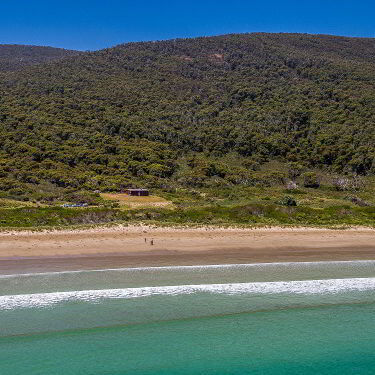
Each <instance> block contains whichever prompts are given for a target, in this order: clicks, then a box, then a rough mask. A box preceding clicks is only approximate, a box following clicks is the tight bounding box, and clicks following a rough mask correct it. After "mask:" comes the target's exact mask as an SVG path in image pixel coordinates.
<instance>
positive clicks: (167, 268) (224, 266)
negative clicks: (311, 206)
mask: <svg viewBox="0 0 375 375" xmlns="http://www.w3.org/2000/svg"><path fill="white" fill-rule="evenodd" d="M335 264H337V265H345V264H357V265H366V264H372V265H374V266H375V260H343V261H320V262H319V261H318V262H272V263H243V264H208V265H192V266H165V267H126V268H105V269H97V270H86V269H82V270H74V271H58V272H35V273H17V274H10V275H0V279H10V278H19V277H33V276H53V275H64V274H77V273H95V272H121V271H129V272H136V271H178V270H205V269H231V268H247V267H249V268H257V267H272V266H279V267H303V266H314V265H317V266H319V265H335Z"/></svg>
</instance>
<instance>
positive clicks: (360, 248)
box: [0, 226, 375, 274]
mask: <svg viewBox="0 0 375 375" xmlns="http://www.w3.org/2000/svg"><path fill="white" fill-rule="evenodd" d="M345 260H375V230H373V229H368V228H352V229H345V230H342V229H335V230H331V229H320V228H254V229H245V228H217V227H206V228H167V227H151V226H128V227H121V226H118V227H113V228H92V229H88V230H62V231H44V232H2V233H0V274H12V273H27V272H54V271H56V272H60V271H65V270H79V269H106V268H126V267H148V266H154V267H162V266H179V265H181V266H183V265H209V264H245V263H272V262H304V261H345Z"/></svg>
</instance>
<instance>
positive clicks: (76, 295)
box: [0, 278, 375, 310]
mask: <svg viewBox="0 0 375 375" xmlns="http://www.w3.org/2000/svg"><path fill="white" fill-rule="evenodd" d="M369 290H375V278H352V279H329V280H304V281H275V282H253V283H235V284H203V285H176V286H154V287H142V288H124V289H104V290H84V291H69V292H55V293H38V294H21V295H8V296H1V297H0V310H11V309H17V308H32V307H34V308H35V307H48V306H52V305H55V304H58V303H63V302H73V301H81V302H90V303H100V302H102V301H103V300H105V299H132V298H140V297H150V296H177V295H188V294H197V293H211V294H222V295H241V294H242V295H247V294H248V295H264V294H300V295H313V294H338V293H343V292H353V291H358V292H359V291H369Z"/></svg>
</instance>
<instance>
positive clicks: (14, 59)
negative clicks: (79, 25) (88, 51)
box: [0, 44, 81, 72]
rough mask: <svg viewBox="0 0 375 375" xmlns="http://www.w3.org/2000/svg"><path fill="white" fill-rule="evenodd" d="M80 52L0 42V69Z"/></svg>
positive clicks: (8, 68)
mask: <svg viewBox="0 0 375 375" xmlns="http://www.w3.org/2000/svg"><path fill="white" fill-rule="evenodd" d="M79 53H81V52H78V51H72V50H66V49H62V48H53V47H39V46H24V45H17V44H0V71H2V72H4V71H10V70H17V69H20V68H23V67H26V66H29V65H35V64H40V63H45V62H50V61H55V60H59V59H62V58H64V57H67V56H75V55H78V54H79Z"/></svg>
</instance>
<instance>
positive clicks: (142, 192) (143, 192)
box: [125, 189, 150, 197]
mask: <svg viewBox="0 0 375 375" xmlns="http://www.w3.org/2000/svg"><path fill="white" fill-rule="evenodd" d="M125 193H126V194H128V195H132V196H133V197H134V196H135V197H148V196H149V195H150V192H149V191H148V190H147V189H127V190H125Z"/></svg>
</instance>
